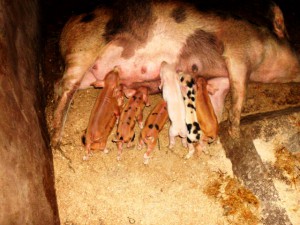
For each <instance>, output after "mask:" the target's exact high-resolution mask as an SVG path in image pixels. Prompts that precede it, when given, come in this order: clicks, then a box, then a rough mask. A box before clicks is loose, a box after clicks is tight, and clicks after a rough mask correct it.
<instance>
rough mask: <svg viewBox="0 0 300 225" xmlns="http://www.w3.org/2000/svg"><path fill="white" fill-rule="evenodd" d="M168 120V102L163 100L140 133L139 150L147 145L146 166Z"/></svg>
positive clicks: (154, 109)
mask: <svg viewBox="0 0 300 225" xmlns="http://www.w3.org/2000/svg"><path fill="white" fill-rule="evenodd" d="M168 118H169V116H168V111H167V102H166V101H164V100H163V99H161V100H160V101H159V102H158V103H157V105H156V106H155V107H154V108H153V110H152V111H151V112H150V114H149V115H148V117H147V119H146V122H145V126H144V128H143V129H142V131H141V133H140V138H139V145H138V149H142V148H143V146H144V145H145V144H146V145H147V152H146V153H145V154H144V164H148V163H149V159H150V156H149V155H150V153H151V152H152V151H153V150H154V148H155V146H156V142H157V139H158V135H159V132H160V131H161V130H162V129H163V127H164V125H165V123H166V122H167V120H168Z"/></svg>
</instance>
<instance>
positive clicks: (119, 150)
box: [117, 141, 123, 161]
mask: <svg viewBox="0 0 300 225" xmlns="http://www.w3.org/2000/svg"><path fill="white" fill-rule="evenodd" d="M117 147H118V156H117V160H118V161H120V160H121V155H122V150H123V142H122V141H118V142H117Z"/></svg>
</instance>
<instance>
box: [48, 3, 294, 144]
mask: <svg viewBox="0 0 300 225" xmlns="http://www.w3.org/2000/svg"><path fill="white" fill-rule="evenodd" d="M129 2H130V3H131V5H129V6H126V7H124V6H122V9H121V12H122V13H120V10H119V11H118V10H117V11H114V10H111V9H107V8H99V9H96V10H95V11H94V12H92V13H88V14H83V15H79V16H75V17H73V18H71V19H70V20H69V21H68V22H67V24H66V25H65V27H64V28H63V30H62V34H61V39H60V50H61V54H62V58H63V59H64V61H65V71H64V74H63V77H62V79H61V80H60V82H58V83H57V85H56V88H55V93H56V99H57V101H56V107H55V112H54V119H53V123H52V137H51V142H52V146H57V144H59V142H60V140H61V136H62V131H63V127H64V122H65V120H66V115H67V111H68V108H69V105H70V102H71V100H72V99H73V96H74V93H75V92H76V91H77V90H78V89H85V88H88V87H90V86H100V87H103V86H104V79H105V76H106V74H108V72H109V71H111V70H112V69H113V68H114V67H115V66H118V67H119V68H120V73H119V76H120V83H121V84H122V86H123V89H124V91H125V93H126V92H131V91H132V90H134V89H136V88H138V87H140V86H144V87H147V88H148V89H149V93H150V94H153V93H158V92H160V90H159V89H158V86H159V85H160V77H159V74H160V70H161V64H162V62H163V61H165V62H167V63H168V64H171V65H174V73H175V72H177V71H182V72H184V73H189V74H191V75H192V76H193V77H198V76H200V75H201V76H203V77H205V78H206V79H207V80H208V85H210V86H212V87H214V89H215V91H214V94H213V95H212V96H211V100H212V106H213V107H214V111H215V113H216V115H217V118H218V121H220V119H221V115H222V111H223V107H224V99H225V97H226V95H227V93H228V91H229V87H230V89H231V95H232V99H231V103H232V104H231V108H230V113H229V114H230V116H229V120H230V122H231V126H230V133H231V135H232V136H238V135H239V124H240V116H241V110H242V106H243V102H244V100H245V96H246V90H247V88H246V87H247V83H248V81H249V80H250V81H255V82H265V83H268V82H269V83H271V82H299V81H300V65H299V59H298V56H297V54H296V53H295V52H294V51H293V50H292V49H291V47H290V45H289V43H288V41H287V40H285V35H284V33H285V30H282V29H284V22H283V21H284V20H283V16H282V13H281V10H280V9H279V8H278V6H276V5H275V4H272V5H271V6H270V12H271V15H273V20H274V21H272V22H273V24H274V31H275V32H274V31H271V30H269V29H268V28H266V27H263V26H260V25H258V24H254V23H251V22H248V21H246V20H242V19H236V18H232V17H231V16H226V17H220V16H219V15H218V14H216V13H214V12H201V11H199V10H197V9H196V8H195V7H194V6H193V5H190V4H186V3H182V2H179V1H176V2H170V1H167V2H161V1H159V2H155V1H153V2H152V1H146V2H139V1H129ZM124 4H127V2H126V1H125V2H124ZM274 33H275V34H274ZM279 37H280V38H281V40H279ZM229 83H230V84H229Z"/></svg>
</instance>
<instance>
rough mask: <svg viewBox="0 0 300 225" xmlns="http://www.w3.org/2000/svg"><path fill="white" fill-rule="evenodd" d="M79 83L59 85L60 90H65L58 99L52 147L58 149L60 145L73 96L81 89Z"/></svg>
mask: <svg viewBox="0 0 300 225" xmlns="http://www.w3.org/2000/svg"><path fill="white" fill-rule="evenodd" d="M79 83H80V80H73V81H66V80H62V82H61V84H59V85H60V87H59V88H60V89H62V90H63V93H62V94H61V96H59V97H58V100H57V105H56V109H55V111H54V117H53V124H52V136H51V145H52V147H58V145H59V143H60V140H61V136H62V131H63V129H64V125H65V121H66V117H67V113H68V110H69V107H70V104H71V101H72V99H73V96H74V94H75V93H76V91H77V90H78V88H79Z"/></svg>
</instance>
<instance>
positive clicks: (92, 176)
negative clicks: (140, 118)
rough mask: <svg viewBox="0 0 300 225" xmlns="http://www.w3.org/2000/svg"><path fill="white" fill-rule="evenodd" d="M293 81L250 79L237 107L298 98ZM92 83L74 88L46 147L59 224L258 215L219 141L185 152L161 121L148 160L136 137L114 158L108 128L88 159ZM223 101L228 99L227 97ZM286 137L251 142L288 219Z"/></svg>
mask: <svg viewBox="0 0 300 225" xmlns="http://www.w3.org/2000/svg"><path fill="white" fill-rule="evenodd" d="M299 89H300V87H299V85H298V86H297V85H293V84H289V85H261V84H251V85H250V88H249V92H248V98H247V103H246V106H245V110H244V113H243V115H247V114H253V113H258V112H267V111H274V110H279V109H284V108H287V107H291V106H295V105H299V102H300V101H299V98H300V97H299V96H300V94H299V92H300V90H299ZM100 91H101V89H88V90H81V91H78V92H77V93H76V95H75V98H74V101H73V103H72V105H71V108H70V110H69V114H68V118H67V122H66V126H65V130H64V135H63V138H62V145H61V150H60V151H59V150H53V155H54V168H55V185H56V191H57V198H58V207H59V213H60V218H61V223H62V224H79V225H81V224H89V225H90V224H91V225H92V224H105V225H109V224H111V225H115V224H120V225H123V224H149V225H150V224H164V225H168V224H170V225H171V224H172V225H173V224H205V225H207V224H211V225H215V224H222V225H223V224H259V223H260V222H259V221H260V210H261V209H260V202H259V199H257V198H256V197H255V195H253V193H251V191H249V190H247V189H246V188H245V187H244V186H243V184H242V183H241V182H240V181H238V180H237V179H236V178H235V176H234V175H233V172H232V165H231V162H230V160H229V159H227V158H226V156H225V152H224V149H223V148H222V144H221V143H219V142H217V143H214V144H212V145H210V146H209V147H208V148H207V152H206V153H204V152H200V153H198V154H197V155H195V156H194V157H193V158H191V159H189V160H186V159H184V156H185V154H187V151H188V150H187V149H185V148H183V147H182V145H181V142H180V140H179V138H177V139H176V146H175V148H174V149H172V150H170V149H168V147H167V145H168V128H169V125H170V124H169V122H167V124H166V125H165V127H164V129H163V130H162V131H161V133H160V136H159V140H158V143H157V148H156V149H155V151H154V152H153V154H152V158H151V160H150V162H149V165H144V164H143V154H144V152H145V149H143V150H137V148H136V145H135V146H134V147H133V148H129V149H126V148H125V149H124V151H123V154H122V159H121V161H117V148H116V144H115V143H113V142H112V141H111V140H112V139H113V138H114V137H115V128H114V130H113V131H112V133H111V135H110V137H109V140H108V147H109V148H110V152H109V153H108V154H105V153H103V152H95V154H94V155H93V157H91V158H90V159H89V161H83V160H82V157H83V156H84V154H85V149H84V147H83V145H82V142H81V136H82V134H83V132H84V130H85V129H86V127H87V124H88V120H89V116H90V112H91V109H92V106H93V104H94V102H95V99H96V97H97V96H98V94H99V92H100ZM160 98H161V95H160V94H157V95H152V96H150V102H151V106H149V107H146V108H145V110H144V120H145V119H146V117H147V115H148V114H149V112H150V111H151V109H152V108H153V107H154V106H155V103H156V102H157V101H158V99H160ZM287 99H288V101H287ZM226 106H227V107H228V106H229V101H228V100H227V101H226ZM52 113H53V101H48V106H47V118H48V122H49V123H50V122H51V118H52ZM226 118H227V112H226V110H225V112H224V119H226ZM293 119H294V122H295V126H298V128H299V123H300V113H296V114H293ZM135 131H136V137H137V138H136V139H135V143H137V141H138V136H139V132H140V130H139V128H138V126H137V125H136V130H135ZM272 135H273V134H272ZM288 137H289V135H288V134H286V135H285V136H283V135H281V137H279V136H276V135H275V136H274V135H273V138H271V139H269V140H268V138H266V137H262V138H261V139H256V140H254V143H255V146H256V148H257V151H258V152H259V154H260V155H261V157H262V159H263V161H264V160H265V162H266V164H268V165H269V167H268V168H271V169H270V170H269V171H272V173H270V176H271V177H272V178H273V180H274V183H275V186H276V188H277V189H278V192H279V194H280V199H281V200H282V204H283V205H284V208H285V209H286V210H287V213H288V216H289V217H290V220H291V221H292V223H293V224H295V225H296V224H299V223H300V211H299V209H298V208H299V207H298V205H299V204H300V192H299V188H300V186H299V184H300V182H299V180H300V178H299V169H300V168H299V154H298V155H297V154H296V153H297V150H296V151H294V152H291V151H288V150H287V149H285V148H283V147H281V143H283V142H284V141H285V140H286V139H287V138H288ZM299 151H300V150H298V153H299ZM266 156H267V157H266ZM268 157H269V158H271V159H272V160H269V159H268ZM287 161H288V163H287ZM274 171H275V172H274ZM287 180H288V181H287Z"/></svg>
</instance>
